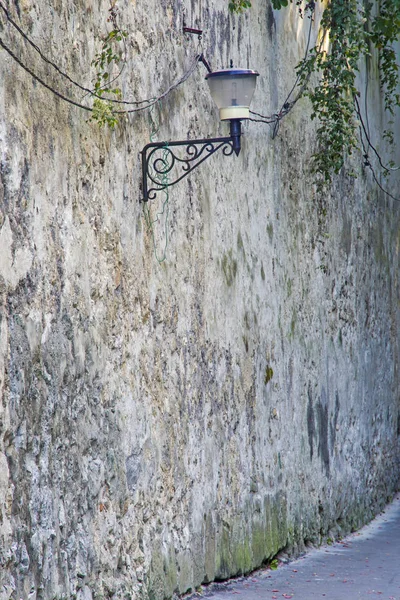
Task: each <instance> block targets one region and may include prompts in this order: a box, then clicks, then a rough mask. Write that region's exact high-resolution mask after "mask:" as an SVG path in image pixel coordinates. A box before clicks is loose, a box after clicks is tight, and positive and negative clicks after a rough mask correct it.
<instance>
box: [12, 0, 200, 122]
mask: <svg viewBox="0 0 400 600" xmlns="http://www.w3.org/2000/svg"><path fill="white" fill-rule="evenodd" d="M0 9H1V10H2V11H3V13H4V14H5V16H6V18H7V21H8V22H9V23H10V24H11V25H12V26H13V27H14V28H15V29H16V31H17V32H18V33H19V34H20V36H21V37H22V38H23V39H24V40H25V41H26V42H27V43H28V44H29V45H30V46H31V47H32V48H33V49H34V50H35V52H37V53H38V54H39V56H40V58H41V59H42V60H43V61H44V62H45V63H47V64H48V65H50V66H51V67H52V68H53V69H55V70H56V71H57V73H58V74H59V75H61V76H62V77H63V78H64V79H66V80H67V81H68V82H69V83H70V84H72V85H74V86H75V87H77V88H78V89H80V90H81V91H83V92H85V95H87V94H89V95H90V96H91V97H94V98H98V99H100V100H106V101H107V102H111V103H113V104H124V105H131V106H132V105H134V108H131V109H128V110H113V111H112V112H113V114H116V115H126V114H132V113H135V112H140V111H143V110H147V109H149V108H150V107H151V106H154V105H155V104H157V103H158V102H160V101H161V100H163V99H164V98H165V97H166V96H168V95H169V94H170V93H171V92H172V91H173V90H175V89H176V88H177V87H179V86H180V85H182V84H183V83H184V82H185V81H186V80H187V79H188V78H189V77H190V76H191V75H192V74H193V73H194V72H195V70H196V68H197V66H198V64H199V62H204V57H203V55H202V54H201V53H199V54H196V55H195V56H194V57H193V59H192V61H191V63H190V65H189V68H188V69H187V70H186V71H185V72H184V73H183V75H181V77H179V79H178V80H177V81H176V82H174V83H173V84H171V85H170V86H169V87H168V88H167V89H166V90H165V91H164V92H162V93H161V94H159V95H158V96H156V97H152V98H148V99H145V100H123V99H119V98H104V97H103V96H101V95H99V94H97V93H96V92H95V91H94V90H92V89H90V88H87V87H85V86H83V85H81V84H80V83H78V82H77V81H75V80H74V79H73V78H72V77H70V76H69V75H68V74H67V73H65V72H64V71H63V70H62V69H60V67H58V65H57V64H56V63H54V62H53V61H52V60H50V59H49V58H48V57H47V56H46V55H45V54H44V53H43V52H42V50H41V49H40V48H39V46H38V45H37V44H35V42H33V41H32V40H31V39H30V37H29V36H28V35H27V34H26V33H25V32H24V31H23V30H22V29H21V28H20V27H19V25H18V24H17V23H16V22H15V21H14V19H12V17H11V16H10V14H9V12H8V10H7V8H6V7H5V6H4V4H3V2H1V1H0ZM0 46H1V47H2V48H3V49H4V50H5V51H6V52H7V53H8V54H9V56H11V58H12V59H13V60H14V61H15V62H16V63H17V64H18V65H19V66H20V67H22V68H23V69H24V70H25V71H26V72H27V73H28V74H29V75H31V77H33V78H34V79H35V80H36V81H37V82H38V83H40V85H42V86H43V87H45V88H46V89H48V90H49V91H51V92H52V93H53V94H54V95H55V96H57V97H58V98H60V99H61V100H64V101H65V102H68V103H69V104H72V105H73V106H76V107H78V108H81V109H82V110H85V111H90V112H92V111H93V109H92V107H90V106H86V105H84V104H82V103H81V102H77V101H76V100H73V99H72V98H68V96H66V95H65V94H63V93H61V92H59V91H58V90H57V89H55V88H54V87H53V86H52V85H50V84H48V83H47V82H46V81H44V79H42V78H41V77H39V76H38V75H37V74H36V73H35V72H34V71H33V69H32V68H31V67H30V66H28V65H27V64H25V63H24V62H23V61H22V59H20V58H19V57H17V55H16V54H15V53H14V52H13V50H11V48H9V47H8V46H7V45H6V43H5V42H4V41H3V39H2V38H0ZM143 105H145V106H143Z"/></svg>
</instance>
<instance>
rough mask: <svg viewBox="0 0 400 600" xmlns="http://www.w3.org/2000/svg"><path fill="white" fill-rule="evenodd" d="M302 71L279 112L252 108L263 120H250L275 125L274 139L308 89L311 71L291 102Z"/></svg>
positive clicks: (311, 20) (309, 39) (309, 35)
mask: <svg viewBox="0 0 400 600" xmlns="http://www.w3.org/2000/svg"><path fill="white" fill-rule="evenodd" d="M313 10H314V9H313ZM309 19H310V26H309V28H308V35H307V45H306V50H305V54H304V58H303V61H302V62H303V63H304V62H305V60H306V59H307V56H308V52H309V49H310V41H311V31H312V24H313V14H311V15H310V16H309ZM324 37H325V33H324V35H323V38H322V40H321V43H320V47H321V44H322V43H323V40H324ZM301 73H302V72H301V70H300V71H299V72H298V74H297V77H296V80H295V82H294V84H293V86H292V89H291V90H290V92H289V94H288V95H287V97H286V100H285V101H284V102H283V104H282V106H281V109H280V110H279V112H277V113H275V114H273V115H263V114H261V113H258V112H255V111H252V110H250V114H252V115H255V116H257V117H261V119H262V120H261V121H259V120H257V119H248V120H249V121H254V122H256V123H265V124H267V125H274V128H273V132H272V138H273V139H275V137H276V135H277V133H278V130H279V124H280V121H281V120H282V119H283V117H285V116H286V115H287V114H288V113H289V112H290V111H291V110H292V108H293V107H294V105H295V104H296V103H297V101H298V100H299V99H300V98H301V96H302V95H303V93H304V90H305V89H306V87H307V85H308V81H309V79H310V76H311V73H309V74H308V75H307V77H306V79H305V81H304V83H303V85H302V86H301V88H300V90H299V92H298V94H297V96H296V97H295V99H294V100H293V101H292V102H289V100H290V97H291V96H292V94H293V92H294V90H295V89H296V86H297V85H298V83H299V80H300V78H301Z"/></svg>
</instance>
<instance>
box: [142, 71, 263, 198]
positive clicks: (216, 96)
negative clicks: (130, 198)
mask: <svg viewBox="0 0 400 600" xmlns="http://www.w3.org/2000/svg"><path fill="white" fill-rule="evenodd" d="M203 62H204V61H203ZM205 64H206V66H207V63H206V62H205ZM258 75H259V74H258V73H257V72H256V71H251V70H249V69H224V70H222V71H214V72H209V73H208V74H207V75H206V80H207V83H208V85H209V89H210V93H211V96H212V98H213V100H214V102H215V104H216V105H217V107H218V108H219V116H220V119H221V121H229V122H230V136H229V137H220V138H206V139H200V140H181V141H173V142H152V143H150V144H147V145H146V146H145V147H144V148H143V150H142V153H141V154H142V180H143V181H142V199H141V200H142V201H143V202H147V201H148V200H152V199H154V198H155V197H156V195H157V192H159V191H162V190H164V189H165V188H167V187H171V186H172V185H175V184H176V183H178V181H181V179H183V178H184V177H186V176H187V175H189V173H191V172H192V171H193V170H194V169H195V168H196V167H198V166H199V165H200V164H201V163H202V162H204V161H205V160H206V159H207V158H209V157H210V156H211V155H212V154H214V153H215V152H216V151H217V150H219V149H222V152H223V154H224V156H230V155H231V154H232V153H233V152H235V154H236V156H238V154H239V152H240V136H241V133H242V132H241V121H242V120H243V119H248V118H249V107H250V102H251V99H252V97H253V94H254V90H255V88H256V82H257V77H258ZM182 146H183V147H185V151H184V153H183V157H181V156H179V155H178V154H176V153H175V151H174V149H175V148H176V147H182ZM179 164H180V165H181V171H180V172H178V174H177V175H176V177H175V179H173V180H172V181H169V178H168V175H169V173H170V172H171V171H172V169H173V168H174V167H175V166H177V165H179ZM182 171H183V172H182Z"/></svg>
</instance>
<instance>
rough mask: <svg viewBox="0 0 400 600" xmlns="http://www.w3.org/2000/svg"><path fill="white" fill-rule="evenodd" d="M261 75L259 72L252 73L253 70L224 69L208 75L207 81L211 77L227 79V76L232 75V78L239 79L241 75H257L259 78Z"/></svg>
mask: <svg viewBox="0 0 400 600" xmlns="http://www.w3.org/2000/svg"><path fill="white" fill-rule="evenodd" d="M259 74H260V73H257V71H252V70H251V69H222V70H221V71H214V72H213V73H207V75H206V79H210V78H211V77H224V76H225V77H226V76H227V75H228V76H229V75H231V76H232V77H237V76H240V75H245V76H246V75H255V76H256V77H258V76H259Z"/></svg>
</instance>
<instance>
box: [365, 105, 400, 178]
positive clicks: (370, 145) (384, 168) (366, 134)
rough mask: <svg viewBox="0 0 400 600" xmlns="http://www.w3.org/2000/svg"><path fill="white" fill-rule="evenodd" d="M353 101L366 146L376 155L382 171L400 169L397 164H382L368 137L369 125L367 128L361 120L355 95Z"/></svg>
mask: <svg viewBox="0 0 400 600" xmlns="http://www.w3.org/2000/svg"><path fill="white" fill-rule="evenodd" d="M354 103H355V106H356V114H357V116H358V119H359V121H360V123H361V127H362V129H363V132H364V135H365V139H366V140H367V143H368V147H369V148H371V150H372V151H373V152H374V154H375V155H376V157H377V159H378V162H379V165H380V166H381V167H382V169H383V170H384V171H399V170H400V166H398V167H389V166H388V165H384V164H383V161H382V157H381V155H380V154H379V152H378V150H377V149H376V148H375V146H374V145H373V143H372V142H371V138H370V135H369V127H368V128H367V127H366V126H365V123H364V120H363V118H362V114H361V109H360V104H359V102H358V99H357V97H355V98H354Z"/></svg>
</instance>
